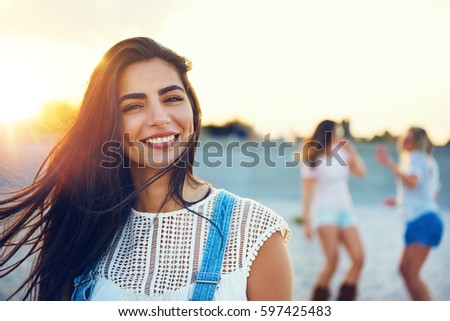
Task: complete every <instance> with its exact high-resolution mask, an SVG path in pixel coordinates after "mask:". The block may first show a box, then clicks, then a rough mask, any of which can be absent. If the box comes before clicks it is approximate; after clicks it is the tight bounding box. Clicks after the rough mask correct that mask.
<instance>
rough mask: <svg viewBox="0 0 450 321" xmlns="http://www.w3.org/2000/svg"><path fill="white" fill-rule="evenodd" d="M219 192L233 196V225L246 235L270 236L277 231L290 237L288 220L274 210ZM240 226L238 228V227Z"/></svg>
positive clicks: (249, 200) (287, 237) (251, 200)
mask: <svg viewBox="0 0 450 321" xmlns="http://www.w3.org/2000/svg"><path fill="white" fill-rule="evenodd" d="M219 192H222V193H225V194H228V195H229V196H232V197H233V198H234V200H235V202H234V209H233V222H234V223H233V225H235V227H239V228H240V229H243V231H244V232H245V233H249V234H254V235H259V236H264V235H266V234H268V235H266V236H270V234H272V233H273V232H275V231H281V232H282V234H283V236H284V238H285V239H286V240H288V239H289V236H290V228H289V225H288V223H287V222H286V220H285V219H284V218H283V217H281V216H280V215H279V214H278V213H276V212H275V211H274V210H273V209H272V208H270V207H268V206H266V205H263V204H262V203H260V202H259V201H257V200H254V199H251V198H247V197H242V196H239V195H236V194H234V193H232V192H230V191H227V190H224V189H220V190H217V194H218V193H219ZM236 225H238V226H236Z"/></svg>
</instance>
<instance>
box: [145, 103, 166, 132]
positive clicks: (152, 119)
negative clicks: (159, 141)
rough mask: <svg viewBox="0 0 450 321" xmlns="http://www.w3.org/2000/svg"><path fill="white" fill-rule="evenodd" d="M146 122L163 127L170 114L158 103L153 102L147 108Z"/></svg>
mask: <svg viewBox="0 0 450 321" xmlns="http://www.w3.org/2000/svg"><path fill="white" fill-rule="evenodd" d="M148 114H149V115H148V124H149V125H150V126H156V127H164V126H165V125H167V124H168V123H169V122H170V116H169V114H168V113H167V111H166V109H165V108H164V106H162V105H161V104H160V103H156V104H153V105H152V106H151V107H150V108H149V113H148Z"/></svg>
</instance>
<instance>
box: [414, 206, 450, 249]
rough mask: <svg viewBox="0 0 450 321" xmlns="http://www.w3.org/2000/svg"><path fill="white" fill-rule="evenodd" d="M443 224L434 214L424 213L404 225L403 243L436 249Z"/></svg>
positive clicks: (440, 237)
mask: <svg viewBox="0 0 450 321" xmlns="http://www.w3.org/2000/svg"><path fill="white" fill-rule="evenodd" d="M443 231H444V224H443V222H442V220H441V218H440V217H439V215H437V214H436V213H434V212H428V213H425V214H423V215H421V216H419V217H418V218H416V219H415V220H413V221H411V222H409V223H408V224H407V225H406V232H405V243H406V245H411V244H412V243H419V244H421V245H424V246H430V247H436V246H438V245H439V243H440V242H441V239H442V234H443Z"/></svg>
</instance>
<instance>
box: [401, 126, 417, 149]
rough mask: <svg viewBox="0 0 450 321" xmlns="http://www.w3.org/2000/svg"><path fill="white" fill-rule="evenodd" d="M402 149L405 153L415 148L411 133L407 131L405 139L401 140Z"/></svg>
mask: <svg viewBox="0 0 450 321" xmlns="http://www.w3.org/2000/svg"><path fill="white" fill-rule="evenodd" d="M402 147H403V149H404V150H406V151H412V150H413V149H414V148H416V146H415V144H414V136H413V133H412V132H411V131H410V130H409V131H408V133H407V134H406V136H405V138H403V145H402Z"/></svg>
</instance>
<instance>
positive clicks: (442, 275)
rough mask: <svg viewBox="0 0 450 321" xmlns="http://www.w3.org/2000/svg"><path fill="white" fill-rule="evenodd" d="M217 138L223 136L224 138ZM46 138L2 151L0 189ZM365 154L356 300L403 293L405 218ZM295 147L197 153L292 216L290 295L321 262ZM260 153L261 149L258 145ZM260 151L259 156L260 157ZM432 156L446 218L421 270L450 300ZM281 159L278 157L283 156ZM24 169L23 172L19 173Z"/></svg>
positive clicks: (28, 167) (365, 151) (218, 182)
mask: <svg viewBox="0 0 450 321" xmlns="http://www.w3.org/2000/svg"><path fill="white" fill-rule="evenodd" d="M222 143H223V142H222ZM50 146H51V142H49V141H48V140H47V141H41V142H34V143H33V142H28V143H27V144H18V145H15V147H14V148H13V149H9V152H8V148H7V149H6V150H5V151H3V152H2V153H4V154H2V155H0V186H2V188H3V190H5V189H7V188H9V187H17V186H20V185H22V184H25V183H26V182H27V181H29V180H30V177H31V175H32V174H33V173H34V172H35V170H36V169H37V166H38V164H39V163H40V162H41V161H42V159H43V158H44V155H45V154H46V153H47V152H48V150H49V148H50ZM357 147H358V148H359V149H360V150H361V153H362V155H363V158H364V159H365V161H366V164H367V166H368V169H369V172H368V175H367V177H366V178H365V179H364V180H362V181H354V182H353V181H352V184H351V188H352V192H353V194H354V195H353V196H354V202H355V209H356V212H357V214H358V218H359V222H358V224H359V228H360V231H361V235H362V238H363V242H364V246H365V250H366V260H365V267H364V270H363V273H362V276H361V282H360V286H359V295H358V299H359V300H366V301H373V300H376V301H399V300H409V298H408V296H407V293H406V290H405V288H404V286H403V283H402V281H401V279H400V276H399V273H398V269H397V266H398V262H399V260H400V255H401V252H402V249H403V228H404V222H403V219H402V218H401V217H400V216H399V214H398V213H397V211H396V210H393V209H388V208H384V207H383V206H382V205H381V200H382V198H383V197H385V196H389V195H391V194H392V193H394V192H395V182H394V181H393V180H392V178H391V177H390V176H389V175H388V173H386V172H385V171H384V170H383V169H382V168H381V167H379V166H377V165H376V164H375V163H374V160H373V150H374V146H373V145H369V144H365V145H360V146H357ZM294 152H295V149H290V150H287V151H286V153H285V154H284V155H283V156H280V155H279V153H277V152H276V151H272V154H271V156H273V158H272V159H273V160H275V163H276V164H275V166H274V167H271V166H266V164H259V165H258V166H257V167H253V168H243V167H242V166H240V164H241V163H240V162H241V161H242V160H243V156H242V154H241V153H240V152H239V150H233V151H232V154H229V155H228V157H229V156H230V155H231V156H233V160H232V162H231V163H230V164H228V165H230V166H226V164H222V165H223V166H218V167H214V168H211V167H205V166H203V165H202V158H203V157H204V154H202V151H201V150H200V151H199V154H198V155H197V160H199V162H200V165H199V167H198V168H196V172H197V174H198V175H199V176H200V177H202V178H204V179H205V180H207V181H210V182H212V183H213V184H214V185H215V186H216V187H219V188H225V189H228V190H230V191H233V192H234V193H236V194H238V195H241V196H244V197H250V198H253V199H255V200H257V201H258V202H260V203H262V204H264V205H266V206H268V207H271V208H273V209H274V210H275V211H276V212H277V213H278V214H279V215H281V216H282V217H284V218H285V219H286V220H287V221H288V223H289V224H290V227H291V230H292V237H291V240H290V242H289V251H290V254H291V259H292V267H293V272H294V299H295V300H300V301H303V300H308V299H309V296H310V292H311V289H312V287H313V286H314V283H315V279H316V276H317V273H318V271H319V269H320V267H321V264H322V260H323V258H322V254H321V251H320V248H319V242H318V239H317V237H315V238H314V239H313V240H312V241H307V240H306V239H305V238H304V237H303V234H302V229H301V225H299V224H296V223H295V222H294V219H295V217H296V216H298V215H299V209H300V201H299V195H300V193H301V191H300V189H299V188H300V184H299V181H300V173H299V168H298V166H293V167H288V166H286V165H285V161H286V160H287V159H292V157H293V153H294ZM258 153H263V152H262V151H258ZM263 156H264V155H262V154H261V159H263ZM436 158H437V160H438V163H439V165H440V167H441V180H442V191H441V197H440V204H441V207H442V217H443V220H444V223H445V225H446V230H445V233H444V238H443V240H442V243H441V246H440V247H438V248H437V249H436V250H433V251H432V252H431V254H430V257H429V259H428V261H427V262H426V265H425V267H424V269H423V278H424V280H426V282H427V283H428V285H429V287H430V290H431V293H432V296H433V299H435V300H450V273H449V271H450V234H449V232H448V231H449V230H450V210H449V209H450V206H448V204H449V190H450V189H449V186H448V184H449V182H447V180H448V177H449V175H448V174H449V173H450V164H449V163H450V162H449V159H450V151H449V148H446V149H444V148H442V149H440V150H438V151H437V153H436ZM283 161H284V163H283ZM14 173H15V174H16V175H19V177H17V178H18V179H17V180H16V182H15V183H11V177H12V175H14ZM21 177H22V179H20V178H21ZM341 254H342V255H341V259H340V264H339V267H338V271H337V273H336V275H335V277H334V279H333V281H332V291H333V296H334V297H335V296H336V291H337V288H338V287H339V284H340V282H341V280H342V278H343V276H344V274H345V271H346V268H347V266H348V259H347V256H346V253H345V252H344V251H342V252H341ZM26 270H27V266H25V265H24V266H23V267H21V268H20V269H19V270H18V271H17V272H16V273H14V274H12V275H10V276H8V277H6V278H3V279H1V280H0V283H1V284H0V300H4V299H5V298H6V296H7V293H8V292H10V291H11V289H12V288H14V287H15V286H16V285H17V284H18V283H19V282H20V280H22V279H23V277H24V275H25V274H26Z"/></svg>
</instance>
